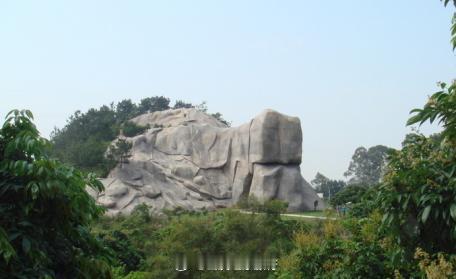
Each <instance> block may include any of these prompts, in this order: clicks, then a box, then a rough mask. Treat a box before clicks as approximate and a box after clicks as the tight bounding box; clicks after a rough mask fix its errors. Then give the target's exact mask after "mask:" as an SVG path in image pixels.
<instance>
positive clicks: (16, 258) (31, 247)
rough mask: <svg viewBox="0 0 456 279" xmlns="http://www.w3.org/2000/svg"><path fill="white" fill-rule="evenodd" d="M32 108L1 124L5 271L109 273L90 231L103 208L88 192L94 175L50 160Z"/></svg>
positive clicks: (0, 231)
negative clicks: (87, 189)
mask: <svg viewBox="0 0 456 279" xmlns="http://www.w3.org/2000/svg"><path fill="white" fill-rule="evenodd" d="M32 120H33V116H32V114H31V112H30V111H18V110H14V111H12V112H10V113H9V114H8V115H7V119H6V121H5V123H4V125H3V127H2V128H1V129H0V224H1V226H0V246H1V248H2V249H1V252H0V255H1V257H0V273H1V274H2V276H6V277H8V278H46V277H47V278H53V277H59V278H87V277H89V278H110V276H111V275H110V269H109V266H108V265H107V262H108V260H109V258H108V254H107V253H106V251H105V249H104V248H103V246H102V245H101V243H100V242H99V241H98V240H97V239H96V238H94V237H93V236H92V235H91V234H90V230H89V227H88V226H89V224H90V223H91V222H92V221H93V220H95V219H96V218H98V217H99V216H100V215H101V214H102V213H103V210H102V209H101V208H100V207H98V206H97V205H95V201H94V200H93V199H92V198H91V197H90V196H89V195H88V193H87V192H86V191H85V187H86V186H87V185H88V186H89V187H93V188H95V189H96V190H98V191H100V190H102V185H101V183H100V182H99V181H98V180H96V179H95V177H94V176H93V175H91V174H89V175H84V174H83V173H81V172H80V171H78V170H75V169H74V168H71V167H67V166H65V165H63V164H61V163H60V162H58V161H56V160H53V159H49V158H48V156H47V155H46V152H45V151H46V149H47V146H48V142H47V141H46V140H45V139H43V138H41V137H40V136H39V133H38V131H37V129H36V127H35V125H34V124H33V123H32Z"/></svg>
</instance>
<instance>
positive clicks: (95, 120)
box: [50, 96, 229, 177]
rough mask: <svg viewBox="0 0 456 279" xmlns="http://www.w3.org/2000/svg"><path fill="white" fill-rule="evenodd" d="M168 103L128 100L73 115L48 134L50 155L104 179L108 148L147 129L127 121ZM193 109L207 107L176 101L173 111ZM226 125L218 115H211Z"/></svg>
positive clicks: (111, 164) (158, 99)
mask: <svg viewBox="0 0 456 279" xmlns="http://www.w3.org/2000/svg"><path fill="white" fill-rule="evenodd" d="M169 104H170V99H168V98H166V97H164V96H155V97H148V98H144V99H142V100H141V101H140V102H139V104H135V103H134V102H132V101H131V100H130V99H126V100H122V101H120V102H118V103H117V105H114V104H111V105H110V106H101V107H100V108H98V109H96V108H92V109H89V110H88V111H87V112H85V113H81V112H80V111H76V112H75V113H74V114H73V115H72V116H70V118H69V119H68V121H67V124H66V125H65V127H63V128H61V129H57V128H56V129H55V130H54V131H53V133H52V134H51V143H52V148H51V149H50V152H51V155H52V156H53V157H55V158H57V159H59V160H61V161H62V162H65V163H67V164H70V165H72V166H74V167H77V168H79V169H81V170H83V171H90V172H94V173H96V174H97V175H99V176H102V177H104V176H106V175H107V174H108V173H109V171H110V170H111V169H112V168H113V167H114V166H115V163H116V162H114V161H113V160H112V157H108V156H106V155H107V153H106V151H107V149H108V146H109V145H110V144H111V142H112V141H113V140H114V139H115V138H116V137H118V136H119V134H120V132H121V131H122V133H123V135H125V136H135V135H137V134H139V133H142V132H143V131H144V130H145V129H147V128H148V127H142V126H138V125H135V124H133V123H131V122H129V120H130V119H132V118H134V117H136V116H138V115H140V114H143V113H150V112H155V111H162V110H167V109H170V105H169ZM190 107H195V108H197V109H201V110H203V111H205V112H207V106H206V104H205V103H203V104H202V105H201V106H194V105H192V104H190V103H186V102H184V101H180V100H178V101H176V103H175V105H174V108H190ZM212 116H213V117H215V118H217V119H218V120H220V121H221V122H223V123H225V124H229V123H228V122H227V121H226V120H224V119H223V117H222V115H221V114H220V113H214V114H212Z"/></svg>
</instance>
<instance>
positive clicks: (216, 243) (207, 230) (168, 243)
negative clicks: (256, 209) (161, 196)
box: [94, 201, 310, 278]
mask: <svg viewBox="0 0 456 279" xmlns="http://www.w3.org/2000/svg"><path fill="white" fill-rule="evenodd" d="M263 206H264V213H241V212H239V211H237V210H228V209H226V210H220V211H217V212H204V211H203V212H185V211H182V210H176V211H173V212H167V217H157V216H154V215H150V214H149V210H148V207H147V206H146V205H141V206H138V207H137V208H136V209H135V210H134V212H133V213H132V214H131V215H130V216H116V217H104V218H102V219H101V220H100V221H99V222H97V223H96V224H95V228H94V232H95V233H96V234H97V235H99V236H102V238H103V239H104V240H105V241H110V240H112V236H113V233H114V232H115V234H119V235H121V236H120V244H119V243H117V244H116V243H110V244H109V247H111V249H112V250H113V251H114V255H115V258H116V259H117V263H116V267H115V268H114V271H115V274H116V277H118V278H125V276H133V275H131V274H135V273H134V272H135V271H136V272H146V275H145V276H146V277H147V278H157V277H161V278H181V277H179V276H188V277H190V276H195V275H199V276H201V277H202V278H264V277H265V275H266V276H267V275H268V274H269V275H272V272H269V273H268V272H266V273H261V272H260V273H242V272H233V273H223V272H217V273H211V272H207V271H205V272H198V271H195V270H193V271H188V272H184V273H178V272H176V271H175V257H176V255H179V254H184V255H188V256H191V255H198V254H203V253H206V254H212V255H224V254H234V255H244V254H246V255H249V254H254V255H262V254H267V255H268V254H269V255H275V256H280V255H283V254H285V253H288V252H289V251H290V250H291V249H292V247H293V246H292V237H293V233H294V232H297V231H309V229H310V226H309V225H308V224H307V223H304V222H302V221H289V220H282V219H281V218H280V214H279V213H280V212H283V210H284V208H286V204H284V203H282V202H279V201H271V202H268V203H266V204H265V205H263ZM121 247H124V248H122V249H120V248H121ZM131 255H140V257H141V260H140V261H139V262H140V264H139V267H136V264H137V263H138V261H134V263H133V264H131V265H130V268H127V264H126V261H125V259H126V258H129V259H131V258H135V257H134V256H131ZM133 270H135V271H133ZM143 275H144V274H143V273H139V275H138V276H143ZM126 278H128V277H126ZM139 278H141V277H139ZM198 278H199V277H198Z"/></svg>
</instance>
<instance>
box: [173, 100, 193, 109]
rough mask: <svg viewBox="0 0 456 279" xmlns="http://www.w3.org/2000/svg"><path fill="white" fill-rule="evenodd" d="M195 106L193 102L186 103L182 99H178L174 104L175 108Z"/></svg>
mask: <svg viewBox="0 0 456 279" xmlns="http://www.w3.org/2000/svg"><path fill="white" fill-rule="evenodd" d="M193 107H195V106H194V105H192V104H191V103H186V102H184V101H182V100H177V101H176V103H175V104H174V107H173V109H179V108H193Z"/></svg>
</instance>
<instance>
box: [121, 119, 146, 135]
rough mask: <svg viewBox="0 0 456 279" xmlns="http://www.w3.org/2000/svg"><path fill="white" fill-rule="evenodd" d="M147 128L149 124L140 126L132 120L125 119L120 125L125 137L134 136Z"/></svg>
mask: <svg viewBox="0 0 456 279" xmlns="http://www.w3.org/2000/svg"><path fill="white" fill-rule="evenodd" d="M148 128H149V126H141V125H137V124H135V123H134V122H131V121H126V122H124V124H123V125H122V133H123V135H124V136H126V137H134V136H137V135H139V134H141V133H143V132H144V131H145V130H147V129H148Z"/></svg>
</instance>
